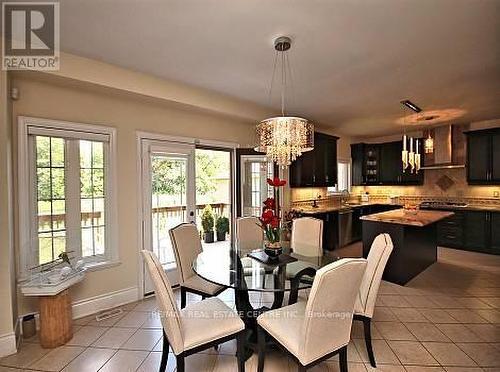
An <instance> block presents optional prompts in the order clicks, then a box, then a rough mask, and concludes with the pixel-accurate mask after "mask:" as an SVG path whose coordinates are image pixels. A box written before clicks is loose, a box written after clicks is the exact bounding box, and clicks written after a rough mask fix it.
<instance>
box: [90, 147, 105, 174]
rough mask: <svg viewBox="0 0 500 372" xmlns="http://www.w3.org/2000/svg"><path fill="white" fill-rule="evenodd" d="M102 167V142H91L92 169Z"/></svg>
mask: <svg viewBox="0 0 500 372" xmlns="http://www.w3.org/2000/svg"><path fill="white" fill-rule="evenodd" d="M103 167H104V148H103V143H102V142H92V168H103Z"/></svg>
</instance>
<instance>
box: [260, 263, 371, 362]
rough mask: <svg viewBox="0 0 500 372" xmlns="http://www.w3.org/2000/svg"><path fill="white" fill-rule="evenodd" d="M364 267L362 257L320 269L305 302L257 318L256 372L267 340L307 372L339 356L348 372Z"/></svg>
mask: <svg viewBox="0 0 500 372" xmlns="http://www.w3.org/2000/svg"><path fill="white" fill-rule="evenodd" d="M365 268H366V260H365V259H364V258H344V259H341V260H338V261H335V262H333V263H331V264H328V265H326V266H324V267H322V268H321V269H319V270H318V271H317V273H316V276H315V278H314V282H313V286H312V289H311V294H310V296H309V299H308V300H307V303H306V302H298V303H296V304H293V305H288V306H285V307H283V308H281V309H276V310H271V311H268V312H265V313H263V314H261V315H260V316H259V317H258V318H257V323H258V330H257V334H258V351H259V357H258V369H257V370H258V371H259V372H262V371H263V370H264V358H265V347H266V337H268V338H270V339H271V340H274V341H275V342H276V343H277V344H278V345H280V346H281V347H282V348H283V349H284V350H285V351H286V352H287V353H288V354H290V355H291V356H292V358H293V359H295V361H296V362H297V363H298V365H299V368H298V370H299V371H306V370H307V369H308V368H311V367H313V366H314V365H316V364H319V363H321V362H322V361H324V360H326V359H329V358H331V357H332V356H334V355H336V354H339V364H340V371H341V372H347V344H348V343H349V340H350V338H351V336H350V334H351V326H352V316H353V311H354V302H355V300H356V295H357V293H358V291H359V285H360V283H361V278H362V277H363V273H364V271H365Z"/></svg>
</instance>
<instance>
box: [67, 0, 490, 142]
mask: <svg viewBox="0 0 500 372" xmlns="http://www.w3.org/2000/svg"><path fill="white" fill-rule="evenodd" d="M282 34H284V35H289V36H291V37H292V38H293V46H292V49H291V51H290V58H291V63H292V70H293V74H294V96H293V97H294V99H293V102H290V104H289V105H288V111H289V112H290V113H292V114H297V115H302V116H304V117H307V118H309V119H312V120H314V121H317V122H319V123H321V124H324V125H329V126H332V127H335V128H337V130H338V131H339V132H341V133H343V134H349V135H363V136H366V135H382V134H388V133H394V132H397V131H399V130H400V125H398V124H396V120H397V118H398V117H400V116H401V115H402V114H403V110H402V109H401V106H400V105H399V101H400V100H401V99H403V98H410V99H411V100H413V101H414V102H416V103H417V104H418V105H420V106H421V107H422V108H424V109H425V110H427V109H428V110H436V109H463V110H466V111H467V113H466V114H465V116H464V117H462V118H461V119H459V120H458V121H460V122H469V121H477V120H486V119H493V118H500V41H499V39H500V38H499V37H500V1H499V0H322V1H321V0H300V1H299V0H272V1H271V0H247V1H244V0H85V1H84V0H64V1H61V48H62V50H64V51H67V52H70V53H74V54H78V55H81V56H85V57H89V58H94V59H98V60H102V61H106V62H109V63H113V64H116V65H120V66H123V67H127V68H130V69H134V70H138V71H142V72H145V73H150V74H154V75H157V76H160V77H164V78H168V79H173V80H176V81H180V82H185V83H187V84H191V85H195V86H200V87H203V88H208V89H210V90H214V91H218V92H221V93H225V94H228V95H231V96H234V97H238V98H242V99H246V100H250V101H254V102H256V103H259V104H262V105H271V102H269V96H268V90H269V85H270V80H271V73H272V66H273V57H274V50H273V47H272V41H273V39H274V38H275V37H276V36H279V35H282ZM272 106H275V107H278V92H277V91H275V96H274V100H273V102H272ZM407 113H409V112H408V111H407Z"/></svg>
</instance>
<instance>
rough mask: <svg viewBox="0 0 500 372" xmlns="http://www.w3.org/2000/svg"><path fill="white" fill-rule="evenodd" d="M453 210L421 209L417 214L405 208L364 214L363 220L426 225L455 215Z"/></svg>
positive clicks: (418, 225)
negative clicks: (407, 211)
mask: <svg viewBox="0 0 500 372" xmlns="http://www.w3.org/2000/svg"><path fill="white" fill-rule="evenodd" d="M453 214H454V213H453V212H445V211H431V210H419V211H418V213H416V214H410V213H406V212H405V211H404V210H403V209H396V210H393V211H388V212H382V213H375V214H370V215H367V216H362V217H361V219H362V220H363V221H372V222H385V223H394V224H398V225H407V226H416V227H424V226H427V225H430V224H433V223H435V222H437V221H440V220H442V219H444V218H447V217H450V216H453Z"/></svg>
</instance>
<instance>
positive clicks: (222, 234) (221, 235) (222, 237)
mask: <svg viewBox="0 0 500 372" xmlns="http://www.w3.org/2000/svg"><path fill="white" fill-rule="evenodd" d="M224 240H226V233H225V232H219V231H217V241H218V242H222V241H224Z"/></svg>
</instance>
